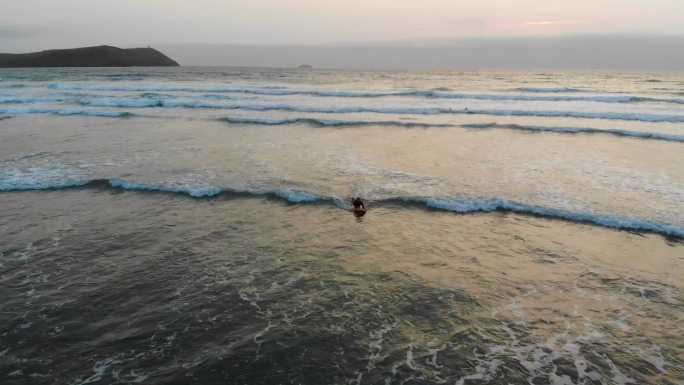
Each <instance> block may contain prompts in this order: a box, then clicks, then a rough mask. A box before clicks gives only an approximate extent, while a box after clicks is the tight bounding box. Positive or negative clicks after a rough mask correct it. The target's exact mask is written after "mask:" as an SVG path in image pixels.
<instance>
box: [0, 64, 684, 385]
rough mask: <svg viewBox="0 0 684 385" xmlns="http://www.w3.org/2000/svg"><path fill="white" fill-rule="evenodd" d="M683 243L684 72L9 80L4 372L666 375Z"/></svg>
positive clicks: (183, 71)
mask: <svg viewBox="0 0 684 385" xmlns="http://www.w3.org/2000/svg"><path fill="white" fill-rule="evenodd" d="M355 196H360V197H361V198H362V199H363V200H364V201H365V203H366V206H367V208H368V214H367V215H366V216H365V217H363V218H355V217H354V216H353V214H352V212H351V204H350V198H351V197H355ZM683 239H684V74H682V73H644V72H618V71H541V70H537V71H493V70H489V71H484V70H483V71H342V70H323V69H314V70H311V69H264V68H262V69H254V68H219V67H217V68H210V67H206V68H203V67H180V68H163V69H159V68H150V69H144V68H132V69H22V70H10V69H4V70H0V298H2V302H1V303H0V382H1V383H3V384H99V383H102V384H111V383H146V384H169V383H177V384H187V383H197V384H215V383H216V384H218V383H220V384H281V383H282V384H285V383H287V384H297V383H299V384H411V383H414V384H426V383H436V384H506V383H510V384H568V385H569V384H630V383H634V384H656V383H657V384H681V383H684V353H683V350H682V349H683V347H682V336H683V335H684V326H682V325H684V318H683V317H684V243H683Z"/></svg>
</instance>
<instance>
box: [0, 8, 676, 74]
mask: <svg viewBox="0 0 684 385" xmlns="http://www.w3.org/2000/svg"><path fill="white" fill-rule="evenodd" d="M1 9H2V11H1V12H0V52H30V51H37V50H43V49H50V48H70V47H79V46H90V45H101V44H108V45H114V46H120V47H137V46H146V45H152V46H163V47H169V46H171V45H183V46H187V45H189V44H190V45H191V44H220V45H243V46H250V45H261V46H278V45H281V46H282V45H297V46H344V45H367V44H385V45H393V44H394V45H396V44H399V45H404V46H411V45H413V46H415V45H418V46H421V45H430V44H433V45H434V44H435V43H436V42H437V43H438V42H444V41H452V40H459V39H466V40H468V39H470V40H471V41H472V40H473V39H523V40H524V39H527V40H529V39H533V40H534V39H539V38H542V39H544V38H546V39H554V38H562V37H567V36H576V35H589V36H598V35H628V36H655V35H657V36H662V35H675V36H684V0H5V1H3V4H2V6H1ZM209 64H212V63H209Z"/></svg>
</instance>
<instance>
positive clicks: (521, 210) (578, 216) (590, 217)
mask: <svg viewBox="0 0 684 385" xmlns="http://www.w3.org/2000/svg"><path fill="white" fill-rule="evenodd" d="M21 179H22V178H19V179H18V180H9V181H8V180H4V181H3V180H0V191H4V192H11V191H25V190H46V189H65V188H83V187H88V186H90V187H94V188H102V187H104V188H117V189H124V190H137V191H151V192H161V193H177V194H184V195H188V196H190V197H193V198H207V197H215V196H218V195H221V194H233V195H245V196H269V197H273V198H278V199H283V200H286V201H288V202H291V203H324V202H328V203H332V204H335V205H337V206H339V207H343V208H345V209H349V207H347V204H346V203H345V200H344V199H343V198H340V197H330V196H324V195H319V194H315V193H310V192H305V191H296V190H282V189H274V190H263V191H246V190H233V189H229V188H218V187H211V186H200V187H197V186H187V185H170V186H167V185H162V184H156V183H147V182H134V181H126V180H122V179H110V180H103V179H97V180H91V181H77V180H71V181H70V180H64V181H40V180H38V181H35V182H31V181H26V180H21ZM369 203H371V204H372V205H378V206H381V205H383V204H390V205H391V204H405V205H411V206H419V207H420V206H422V207H426V208H430V209H436V210H444V211H450V212H455V213H461V214H467V213H477V212H493V211H506V212H514V213H518V214H523V215H534V216H539V217H545V218H551V219H559V220H565V221H569V222H579V223H588V224H593V225H598V226H602V227H607V228H613V229H622V230H630V231H641V232H651V233H656V234H661V235H665V236H671V237H676V238H682V239H684V228H682V227H678V226H675V225H669V224H662V223H657V222H650V221H645V220H641V219H634V218H626V217H618V216H610V215H602V214H594V213H583V212H571V211H565V210H561V209H554V208H548V207H541V206H534V205H529V204H524V203H517V202H513V201H510V200H507V199H504V198H454V199H449V198H437V197H397V198H389V199H384V200H378V201H374V202H369Z"/></svg>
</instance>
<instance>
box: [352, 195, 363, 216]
mask: <svg viewBox="0 0 684 385" xmlns="http://www.w3.org/2000/svg"><path fill="white" fill-rule="evenodd" d="M352 205H353V206H354V215H356V216H358V217H360V216H363V215H364V214H366V205H364V204H363V201H362V200H361V198H360V197H356V199H352Z"/></svg>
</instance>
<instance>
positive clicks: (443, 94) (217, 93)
mask: <svg viewBox="0 0 684 385" xmlns="http://www.w3.org/2000/svg"><path fill="white" fill-rule="evenodd" d="M48 87H50V88H53V89H57V90H63V91H73V90H87V91H138V92H174V91H175V92H204V93H210V94H209V95H204V96H205V97H208V98H213V99H228V100H230V99H240V97H237V96H230V95H221V93H245V94H255V95H270V96H287V95H310V96H322V97H350V98H374V97H391V96H413V97H425V98H434V99H466V100H504V101H505V100H510V101H550V102H558V101H568V102H573V101H588V102H600V103H637V102H662V103H677V104H684V99H676V98H652V97H640V96H631V95H582V96H578V95H510V94H474V93H460V92H451V91H443V90H404V91H354V90H320V89H294V88H282V87H240V86H219V87H190V86H130V85H96V84H61V83H53V84H50V85H49V86H48ZM517 90H518V91H522V92H536V93H542V92H582V91H581V90H575V89H571V88H548V89H544V88H520V89H517ZM530 90H557V91H530ZM561 90H563V91H561ZM568 90H574V91H568Z"/></svg>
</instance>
